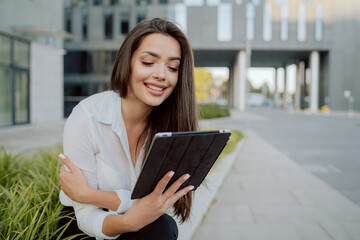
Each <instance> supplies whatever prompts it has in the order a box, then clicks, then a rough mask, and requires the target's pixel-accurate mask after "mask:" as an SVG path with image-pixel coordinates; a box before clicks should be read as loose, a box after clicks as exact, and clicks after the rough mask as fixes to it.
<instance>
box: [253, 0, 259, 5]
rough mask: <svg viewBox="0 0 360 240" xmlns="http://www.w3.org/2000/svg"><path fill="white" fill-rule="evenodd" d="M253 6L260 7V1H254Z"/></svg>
mask: <svg viewBox="0 0 360 240" xmlns="http://www.w3.org/2000/svg"><path fill="white" fill-rule="evenodd" d="M252 2H253V4H254V5H255V6H259V5H260V0H252Z"/></svg>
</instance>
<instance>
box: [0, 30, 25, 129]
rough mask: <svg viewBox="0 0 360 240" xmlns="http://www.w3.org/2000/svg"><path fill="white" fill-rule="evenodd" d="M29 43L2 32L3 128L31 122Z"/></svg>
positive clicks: (0, 123)
mask: <svg viewBox="0 0 360 240" xmlns="http://www.w3.org/2000/svg"><path fill="white" fill-rule="evenodd" d="M29 63H30V44H29V41H28V40H25V39H22V38H18V37H12V36H10V35H7V34H4V33H1V32H0V126H9V125H16V124H24V123H29V122H30V104H29V101H30V100H29V89H30V87H29V86H30V82H29Z"/></svg>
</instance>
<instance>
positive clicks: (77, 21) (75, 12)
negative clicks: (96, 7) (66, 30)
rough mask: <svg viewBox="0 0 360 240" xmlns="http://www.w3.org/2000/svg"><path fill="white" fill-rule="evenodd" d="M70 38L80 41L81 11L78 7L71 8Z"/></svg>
mask: <svg viewBox="0 0 360 240" xmlns="http://www.w3.org/2000/svg"><path fill="white" fill-rule="evenodd" d="M71 17H72V21H71V22H72V23H71V24H72V26H71V27H72V33H71V34H72V40H73V41H74V42H80V41H82V35H81V33H82V11H81V8H80V7H74V8H73V9H72V16H71Z"/></svg>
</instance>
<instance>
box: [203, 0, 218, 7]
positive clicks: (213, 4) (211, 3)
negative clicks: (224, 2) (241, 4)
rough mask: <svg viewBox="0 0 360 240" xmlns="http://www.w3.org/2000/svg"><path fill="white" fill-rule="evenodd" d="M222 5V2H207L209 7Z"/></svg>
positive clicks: (212, 0)
mask: <svg viewBox="0 0 360 240" xmlns="http://www.w3.org/2000/svg"><path fill="white" fill-rule="evenodd" d="M220 3H221V0H206V5H208V6H218V5H219V4H220Z"/></svg>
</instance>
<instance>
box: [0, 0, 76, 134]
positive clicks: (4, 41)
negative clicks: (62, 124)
mask: <svg viewBox="0 0 360 240" xmlns="http://www.w3.org/2000/svg"><path fill="white" fill-rule="evenodd" d="M63 9H64V7H63V2H62V0H56V1H51V2H49V1H47V0H37V1H28V0H17V1H12V0H3V1H0V19H1V20H0V128H1V127H9V126H14V125H20V124H43V123H50V122H56V121H60V120H62V119H63V75H64V73H63V55H64V53H65V52H64V50H63V38H64V37H69V36H70V35H68V34H66V33H65V32H63V17H64V14H63Z"/></svg>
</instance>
